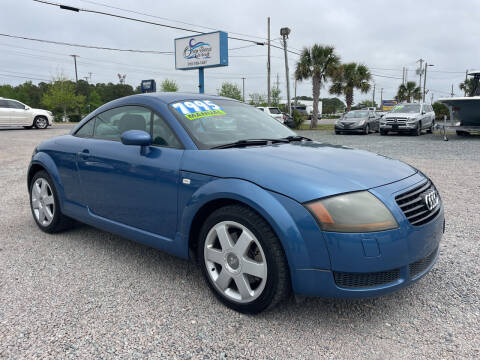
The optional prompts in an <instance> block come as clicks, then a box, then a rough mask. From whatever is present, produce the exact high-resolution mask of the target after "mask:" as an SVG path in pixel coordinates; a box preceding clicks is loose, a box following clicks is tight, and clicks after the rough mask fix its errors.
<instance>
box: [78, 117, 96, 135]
mask: <svg viewBox="0 0 480 360" xmlns="http://www.w3.org/2000/svg"><path fill="white" fill-rule="evenodd" d="M94 126H95V118H93V119H90V120H89V121H87V122H86V123H85V124H83V126H82V127H81V128H80V129H79V130H77V132H76V133H75V135H76V136H79V137H92V136H93V128H94Z"/></svg>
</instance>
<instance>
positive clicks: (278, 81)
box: [277, 73, 280, 89]
mask: <svg viewBox="0 0 480 360" xmlns="http://www.w3.org/2000/svg"><path fill="white" fill-rule="evenodd" d="M277 89H280V78H279V77H278V73H277Z"/></svg>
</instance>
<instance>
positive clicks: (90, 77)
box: [88, 71, 93, 81]
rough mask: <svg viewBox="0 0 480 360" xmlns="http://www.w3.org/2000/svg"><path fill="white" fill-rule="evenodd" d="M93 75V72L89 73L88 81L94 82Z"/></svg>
mask: <svg viewBox="0 0 480 360" xmlns="http://www.w3.org/2000/svg"><path fill="white" fill-rule="evenodd" d="M92 74H93V73H92V72H91V71H90V72H89V73H88V79H89V80H90V81H92Z"/></svg>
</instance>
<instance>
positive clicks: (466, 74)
mask: <svg viewBox="0 0 480 360" xmlns="http://www.w3.org/2000/svg"><path fill="white" fill-rule="evenodd" d="M467 80H468V70H465V88H464V89H463V96H464V97H466V96H467Z"/></svg>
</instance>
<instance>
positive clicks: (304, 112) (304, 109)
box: [292, 105, 310, 119]
mask: <svg viewBox="0 0 480 360" xmlns="http://www.w3.org/2000/svg"><path fill="white" fill-rule="evenodd" d="M294 111H298V112H299V113H300V115H303V116H305V119H307V118H308V117H309V116H310V114H309V113H308V111H307V106H306V105H292V113H293V112H294Z"/></svg>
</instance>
